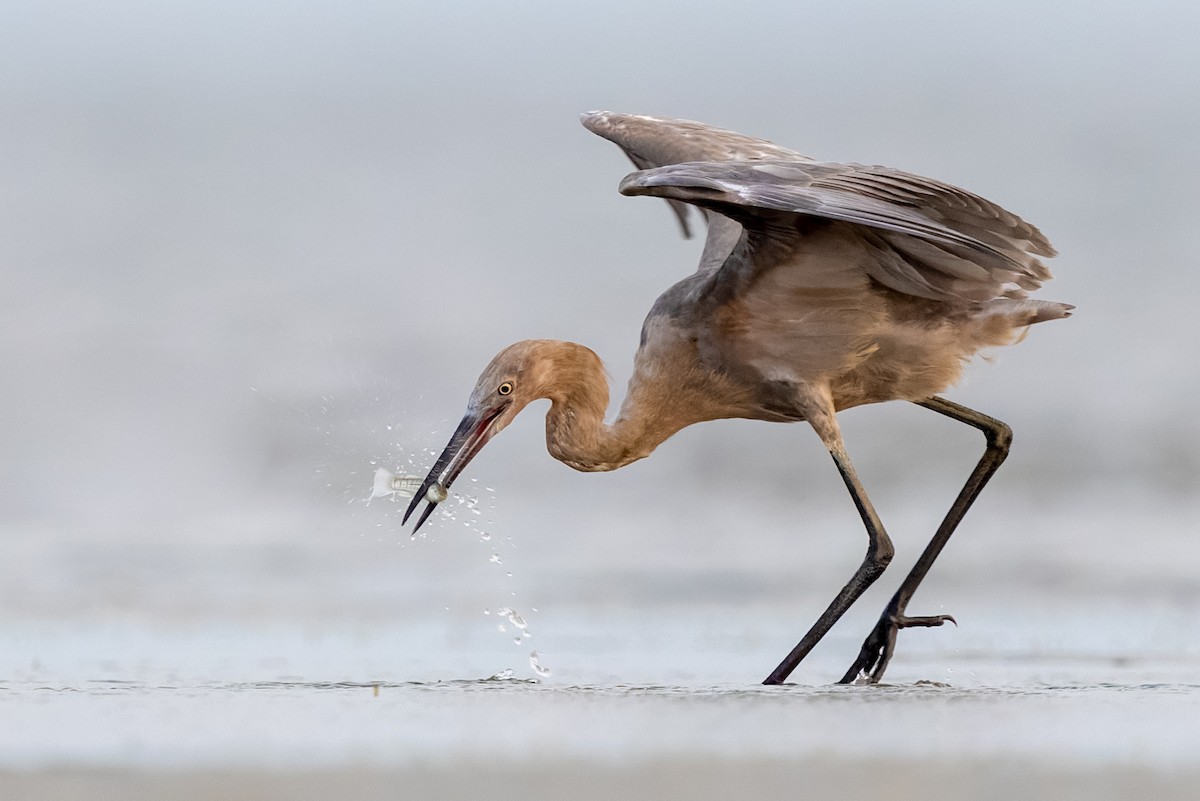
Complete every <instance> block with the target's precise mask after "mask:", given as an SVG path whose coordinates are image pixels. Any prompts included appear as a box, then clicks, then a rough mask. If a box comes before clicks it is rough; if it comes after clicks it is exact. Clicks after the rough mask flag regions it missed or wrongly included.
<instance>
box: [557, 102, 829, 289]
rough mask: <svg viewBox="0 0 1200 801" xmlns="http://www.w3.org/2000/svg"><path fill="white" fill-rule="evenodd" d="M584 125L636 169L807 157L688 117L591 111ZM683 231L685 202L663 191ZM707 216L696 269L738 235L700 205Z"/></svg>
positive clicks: (715, 261)
mask: <svg viewBox="0 0 1200 801" xmlns="http://www.w3.org/2000/svg"><path fill="white" fill-rule="evenodd" d="M580 119H581V120H582V122H583V126H584V127H585V128H587V129H588V130H589V131H591V132H592V133H594V134H596V135H597V136H602V137H604V138H605V139H607V140H609V141H610V142H613V143H614V144H616V145H617V146H618V147H619V148H621V150H623V151H624V152H625V155H627V156H628V157H629V160H630V161H632V162H633V164H634V166H635V167H637V168H638V169H639V170H649V169H654V168H656V167H665V166H667V165H669V164H680V163H682V162H691V161H762V160H766V159H770V160H774V161H809V160H810V159H809V158H808V157H807V156H805V155H802V154H800V153H797V152H796V151H794V150H788V149H787V148H783V147H780V146H779V145H776V144H774V143H772V142H768V141H767V140H765V139H756V138H754V137H752V136H744V135H742V134H740V133H735V132H733V131H727V130H725V129H723V128H714V127H713V126H711V125H705V124H704V123H701V122H692V121H691V120H672V119H663V118H659V117H643V116H639V115H636V114H615V113H613V112H611V111H590V112H588V113H586V114H583V115H581V117H580ZM665 199H666V201H667V202H668V203H669V204H670V205H671V210H672V211H674V212H675V217H676V219H678V220H679V226H680V228H681V229H682V230H683V235H684V236H685V237H687V238H689V239H690V238H691V235H692V231H691V226H690V225H689V221H688V206H687V203H686V202H683V201H680V200H676V199H675V198H671V197H667V198H665ZM702 213H703V214H704V216H705V217H706V218H707V220H708V238H707V239H706V240H705V243H704V253H703V254H702V255H701V257H700V270H701V271H704V270H707V269H715V268H717V267H720V266H721V264H722V263H723V262H724V261H725V259H726V257H727V256H728V255H729V252H730V251H731V250H732V249H733V246H734V245H735V244H736V243H737V241H738V239H739V238H740V237H741V234H742V229H741V226H740V225H738V224H737V223H735V222H733V221H732V220H730V219H729V218H728V217H724V216H721V215H714V214H711V213H709V212H707V211H704V210H702Z"/></svg>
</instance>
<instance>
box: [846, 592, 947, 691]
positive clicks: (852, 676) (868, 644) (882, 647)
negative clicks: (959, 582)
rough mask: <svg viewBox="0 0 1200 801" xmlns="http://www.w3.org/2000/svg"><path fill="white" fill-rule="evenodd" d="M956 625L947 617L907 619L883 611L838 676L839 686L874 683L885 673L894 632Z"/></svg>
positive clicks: (894, 644) (888, 611)
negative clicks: (854, 655) (848, 667)
mask: <svg viewBox="0 0 1200 801" xmlns="http://www.w3.org/2000/svg"><path fill="white" fill-rule="evenodd" d="M948 622H949V623H953V624H954V625H956V626H957V625H958V621H957V620H955V619H954V618H953V616H951V615H929V616H926V617H908V616H906V615H903V614H900V613H898V612H895V611H893V610H891V609H888V610H887V611H885V612H884V613H883V615H882V617H880V618H879V622H878V623H876V624H875V628H873V629H871V633H870V634H868V635H867V638H866V639H865V640H864V641H863V645H862V649H861V650H860V651H859V652H858V658H857V659H855V660H854V664H853V665H851V666H850V669H849V670H847V671H846V675H845V676H842V680H841V681H840V682H838V683H839V684H878V683H879V680H880V679H881V678H883V671H885V670H887V666H888V662H890V661H892V654H893V653H894V652H895V650H896V632H898V631H900V629H908V628H917V627H921V628H933V627H934V626H941V625H944V624H945V623H948Z"/></svg>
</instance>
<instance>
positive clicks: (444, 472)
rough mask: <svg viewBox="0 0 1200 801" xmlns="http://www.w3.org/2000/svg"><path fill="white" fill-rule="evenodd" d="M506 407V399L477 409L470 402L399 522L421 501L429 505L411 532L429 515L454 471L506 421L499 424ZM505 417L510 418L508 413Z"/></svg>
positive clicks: (472, 456) (443, 498) (450, 480)
mask: <svg viewBox="0 0 1200 801" xmlns="http://www.w3.org/2000/svg"><path fill="white" fill-rule="evenodd" d="M509 406H510V404H509V403H508V402H507V401H506V402H503V403H499V404H495V405H491V406H488V407H485V408H477V407H476V404H474V403H473V404H471V406H470V407H468V408H467V413H466V414H465V415H464V416H463V419H462V422H461V423H459V424H458V428H456V429H455V430H454V434H453V436H451V437H450V442H449V443H448V444H447V445H446V449H445V450H443V451H442V455H441V456H439V457H438V458H437V461H436V462H434V463H433V469H431V470H430V471H429V475H427V476H425V480H424V481H423V482H421V488H420V489H419V490H418V491H417V492H416V494H414V495H413V499H412V502H411V503H410V504H409V505H408V510H407V511H406V512H405V513H404V520H403V522H404V523H407V522H408V518H409V517H411V516H412V513H413V512H414V511H415V510H416V508H417V506H418V505H419V504H420V503H421V501H426V502H428V504H429V505H428V506H426V507H425V509H424V511H422V512H421V516H420V517H419V518H417V525H416V526H415V527H414V528H413V533H414V534H415V533H416V532H417V530H418V529H420V528H421V526H422V525H423V524H424V523H425V521H426V520H428V519H429V516H430V515H431V514H433V510H434V509H436V508H437V505H438V504H439V503H441V502H442V501H444V500H446V490H447V489H449V488H450V485H451V484H453V483H454V479H456V478H458V474H459V473H461V472H462V471H463V469H464V468H465V467H466V466H467V464H469V463H470V461H471V460H472V459H474V458H475V454H477V453H479V451H480V450H482V449H483V446H484V445H486V444H487V443H488V440H490V439H491V438H492V437H494V436H495V435H496V434H497V433H498V432H499V431H500V430H501V429H502V428H504V426H505V425H506V424H507V422H508V420H505V421H504V422H503V423H501V422H500V418H501V415H503V414H504V412H505V411H506V410H507V409H508V408H509ZM508 419H511V415H510V416H508Z"/></svg>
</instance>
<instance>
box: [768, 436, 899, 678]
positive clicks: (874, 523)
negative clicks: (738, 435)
mask: <svg viewBox="0 0 1200 801" xmlns="http://www.w3.org/2000/svg"><path fill="white" fill-rule="evenodd" d="M822 417H823V418H824V419H812V418H810V422H811V423H812V424H813V428H815V429H816V430H817V433H818V434H820V435H821V439H822V440H824V441H825V444H826V446H827V447H828V448H829V453H830V455H831V456H833V461H834V463H835V464H836V465H837V468H838V472H840V473H841V474H842V480H843V481H845V482H846V488H847V489H849V490H850V495H851V497H852V498H854V505H855V506H856V507H858V513H859V515H860V516H861V517H862V521H863V525H865V526H866V528H867V554H866V556H865V557H863V561H862V564H861V565H859V566H858V570H856V571H855V572H854V575H853V576H851V577H850V581H849V582H847V584H846V586H845V587H843V588H842V591H841V592H839V593H838V594H837V597H835V598H834V599H833V602H832V603H830V604H829V607H828V608H827V609H826V610H825V611H824V612H822V613H821V616H820V617H819V618H817V622H816V623H814V624H813V626H812V628H811V629H809V630H808V633H807V634H805V635H804V637H803V639H801V640H800V642H799V643H797V644H796V647H795V648H793V649H792V652H791V653H790V654H788V655H787V657H786V658H784V660H783V661H782V662H780V663H779V667H777V668H775V669H774V670H773V671H771V675H770V676H767V678H766V679H765V680H764V681H763V684H782V683H783V682H784V681H785V680H786V679H787V677H788V676H790V675H791V673H792V671H793V670H795V669H796V666H797V665H799V664H800V661H801V660H802V659H804V657H806V656H808V652H809V651H811V650H812V649H813V648H814V647H815V646H816V644H817V643H818V642H820V641H821V638H822V637H824V636H825V634H826V633H827V632H828V631H829V629H830V628H832V627H833V624H834V623H836V622H837V621H838V618H840V617H841V616H842V615H843V614H845V612H846V610H847V609H849V608H850V606H851V605H852V604H853V603H854V602H855V601H857V600H858V598H859V596H860V595H862V594H863V592H864V591H866V589H867V587H870V586H871V585H872V584H873V583H874V582H875V579H877V578H879V576H880V574H882V573H883V570H884V568H886V567H887V566H888V562H890V561H892V555H893V554H894V553H895V548H893V547H892V541H891V539H889V538H888V535H887V532H886V531H884V529H883V524H882V523H880V522H879V515H877V514H876V513H875V508H874V507H873V506H871V501H870V499H868V498H867V493H866V491H865V490H863V487H862V484H861V483H860V482H859V480H858V476H857V475H856V474H855V472H854V466H853V465H852V464H851V463H850V457H849V456H848V455H847V454H846V448H845V446H844V445H843V444H842V437H841V433H840V432H839V431H838V426H837V422H836V420H835V419H834V417H833V414H832V413H829V414H827V415H823V416H822Z"/></svg>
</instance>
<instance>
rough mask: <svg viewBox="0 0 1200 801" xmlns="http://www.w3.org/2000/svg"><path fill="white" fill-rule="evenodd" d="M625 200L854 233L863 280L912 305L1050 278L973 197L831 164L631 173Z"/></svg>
mask: <svg viewBox="0 0 1200 801" xmlns="http://www.w3.org/2000/svg"><path fill="white" fill-rule="evenodd" d="M621 192H622V193H623V194H627V195H654V196H658V197H667V198H671V199H674V200H680V201H683V202H687V203H692V204H695V205H698V206H701V207H704V208H709V209H712V210H715V211H718V212H720V213H722V214H726V215H728V216H730V217H732V218H733V219H735V220H737V221H738V222H739V223H740V224H741V225H743V226H746V227H754V226H764V225H766V224H767V219H768V217H769V216H771V215H772V214H773V213H774V214H775V215H776V216H777V213H778V212H785V213H792V214H801V215H810V216H815V217H823V218H826V219H831V220H840V221H843V222H848V223H853V224H855V225H858V226H863V227H864V228H865V229H867V230H868V231H869V232H870V233H869V235H868V236H867V241H869V242H871V243H873V244H874V245H875V247H876V249H877V250H878V251H879V252H878V253H876V254H875V255H876V258H874V259H872V260H869V263H870V266H869V267H868V272H869V273H870V274H871V275H872V277H873V278H875V279H876V280H878V281H880V283H882V284H884V285H886V286H889V287H891V288H893V289H896V290H897V291H901V292H906V293H908V294H912V295H917V296H921V297H931V298H946V297H948V296H952V297H959V298H969V299H973V300H986V299H988V298H991V297H997V296H1000V295H1009V296H1013V297H1018V296H1021V295H1022V294H1023V290H1026V289H1033V288H1036V287H1037V286H1039V285H1040V284H1041V283H1042V282H1043V281H1045V280H1047V279H1048V278H1049V277H1050V272H1049V270H1047V269H1046V267H1045V266H1044V265H1043V264H1042V263H1041V262H1040V261H1039V260H1038V259H1037V256H1039V255H1043V256H1051V255H1053V254H1054V249H1053V248H1052V247H1051V246H1050V243H1049V242H1048V241H1047V240H1046V238H1045V237H1044V236H1042V234H1041V232H1040V231H1038V230H1037V229H1036V228H1035V227H1033V226H1032V225H1030V224H1029V223H1026V222H1025V221H1024V220H1022V219H1021V218H1020V217H1017V216H1016V215H1015V214H1012V213H1011V212H1008V211H1006V210H1005V209H1002V208H1001V207H999V206H997V205H996V204H994V203H991V202H990V201H988V200H985V199H983V198H981V197H979V196H978V195H974V194H971V193H970V192H967V191H965V190H962V189H959V188H957V187H954V186H950V185H949V184H944V183H941V182H939V181H934V180H931V179H928V178H922V177H920V176H917V175H911V174H909V173H904V172H901V171H899V170H893V169H890V168H886V167H868V166H863V165H858V164H838V163H833V162H814V161H809V162H796V161H792V160H788V161H761V162H757V163H750V162H736V161H732V162H730V161H726V162H696V163H690V164H675V165H671V166H667V167H662V168H658V169H654V170H649V171H643V172H639V173H634V174H633V175H630V176H628V177H626V179H625V180H624V181H622V183H621Z"/></svg>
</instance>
